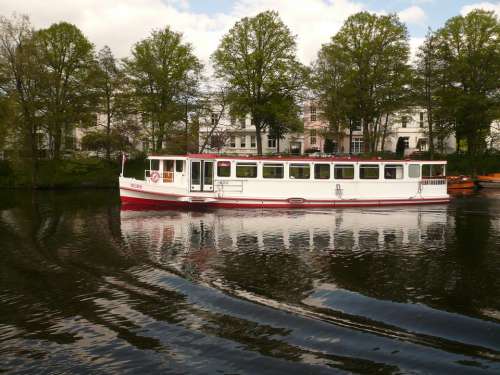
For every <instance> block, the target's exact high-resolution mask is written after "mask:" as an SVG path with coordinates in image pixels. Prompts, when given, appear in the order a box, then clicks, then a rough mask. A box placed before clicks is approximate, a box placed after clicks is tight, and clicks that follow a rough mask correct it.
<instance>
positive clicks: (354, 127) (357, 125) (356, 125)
mask: <svg viewBox="0 0 500 375" xmlns="http://www.w3.org/2000/svg"><path fill="white" fill-rule="evenodd" d="M351 126H352V131H355V132H360V131H361V121H360V120H352V124H351Z"/></svg>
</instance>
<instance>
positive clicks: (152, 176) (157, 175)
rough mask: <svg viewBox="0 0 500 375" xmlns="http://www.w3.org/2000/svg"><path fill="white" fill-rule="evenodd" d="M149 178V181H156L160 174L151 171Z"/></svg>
mask: <svg viewBox="0 0 500 375" xmlns="http://www.w3.org/2000/svg"><path fill="white" fill-rule="evenodd" d="M150 178H151V181H153V182H155V183H156V182H158V180H159V179H160V174H159V173H158V172H153V173H151V177H150Z"/></svg>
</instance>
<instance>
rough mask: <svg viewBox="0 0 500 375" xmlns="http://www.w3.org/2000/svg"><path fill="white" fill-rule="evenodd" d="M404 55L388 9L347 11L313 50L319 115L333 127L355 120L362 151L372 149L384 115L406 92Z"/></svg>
mask: <svg viewBox="0 0 500 375" xmlns="http://www.w3.org/2000/svg"><path fill="white" fill-rule="evenodd" d="M408 57H409V44H408V31H407V29H406V26H405V25H404V24H403V23H402V22H401V21H400V20H399V19H398V17H397V16H396V15H394V14H390V15H380V16H379V15H376V14H371V13H368V12H360V13H357V14H354V15H352V16H350V17H349V18H348V19H347V20H346V22H345V23H344V25H343V26H342V28H341V29H340V30H339V32H338V33H337V34H336V35H335V36H333V37H332V39H331V42H330V43H329V44H326V45H325V46H323V48H322V49H321V51H320V53H319V57H318V62H317V64H316V69H315V71H316V83H317V86H316V88H317V91H318V92H319V96H320V98H322V99H324V100H325V102H324V103H325V104H324V108H323V110H324V113H325V116H326V117H327V119H328V120H329V121H330V122H331V124H332V125H334V126H336V127H339V126H340V125H341V124H342V123H343V121H346V119H347V120H348V121H349V123H350V124H353V123H356V122H358V121H361V122H362V124H363V138H364V147H365V151H367V152H374V151H376V150H377V147H378V145H379V143H380V140H381V133H383V132H382V131H381V130H382V129H383V128H384V126H383V118H384V115H385V118H386V119H387V118H388V116H387V114H388V113H392V112H394V111H396V110H397V109H399V107H401V106H403V103H404V101H405V97H407V95H408V92H407V91H408V83H409V82H410V77H411V75H410V73H411V70H410V67H409V64H408ZM385 124H387V121H386V122H385Z"/></svg>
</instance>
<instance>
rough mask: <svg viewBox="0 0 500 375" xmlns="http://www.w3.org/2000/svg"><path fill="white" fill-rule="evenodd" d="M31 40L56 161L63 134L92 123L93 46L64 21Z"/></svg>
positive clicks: (42, 31) (52, 151)
mask: <svg viewBox="0 0 500 375" xmlns="http://www.w3.org/2000/svg"><path fill="white" fill-rule="evenodd" d="M33 39H34V43H35V47H36V54H37V59H38V61H39V62H40V64H41V67H42V74H41V75H40V77H39V80H38V84H39V85H40V86H41V91H42V93H41V98H40V99H41V101H42V106H43V108H44V117H45V118H44V120H45V123H46V126H47V130H48V133H49V136H50V146H51V147H50V148H51V156H52V158H54V159H58V158H59V157H60V152H61V147H62V136H63V134H65V133H67V132H69V131H70V130H71V128H72V127H73V126H75V124H81V123H88V122H90V121H92V118H93V116H94V106H95V92H94V91H93V90H92V79H93V74H94V73H95V64H94V47H93V45H92V44H91V43H90V42H89V41H88V40H87V38H86V37H85V36H84V35H83V34H82V32H81V31H80V30H79V29H78V28H77V27H76V26H74V25H72V24H69V23H67V22H60V23H57V24H53V25H51V26H50V27H49V28H47V29H42V30H39V31H37V32H36V33H35V34H34V38H33Z"/></svg>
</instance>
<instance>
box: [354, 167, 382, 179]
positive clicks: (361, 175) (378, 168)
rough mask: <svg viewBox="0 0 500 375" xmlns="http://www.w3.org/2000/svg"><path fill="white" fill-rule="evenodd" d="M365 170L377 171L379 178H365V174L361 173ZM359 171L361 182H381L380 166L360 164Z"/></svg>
mask: <svg viewBox="0 0 500 375" xmlns="http://www.w3.org/2000/svg"><path fill="white" fill-rule="evenodd" d="M364 169H368V170H370V169H373V170H374V169H377V177H376V178H375V177H363V174H364V173H361V171H362V170H364ZM358 170H359V179H360V180H380V165H379V164H369V163H366V164H359V166H358Z"/></svg>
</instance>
